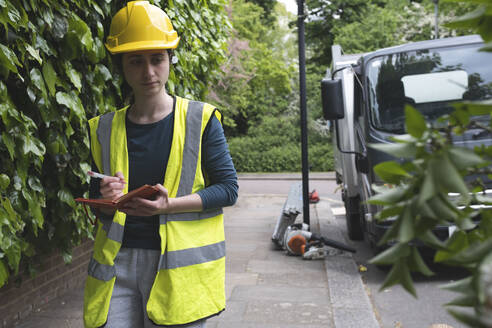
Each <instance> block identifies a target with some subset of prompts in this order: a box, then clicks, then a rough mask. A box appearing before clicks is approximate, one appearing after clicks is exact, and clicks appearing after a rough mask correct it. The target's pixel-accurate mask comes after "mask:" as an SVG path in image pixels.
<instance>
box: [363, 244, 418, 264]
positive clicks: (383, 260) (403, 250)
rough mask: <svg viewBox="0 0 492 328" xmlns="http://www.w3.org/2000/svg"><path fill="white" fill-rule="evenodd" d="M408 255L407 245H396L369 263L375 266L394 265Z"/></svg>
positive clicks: (408, 248)
mask: <svg viewBox="0 0 492 328" xmlns="http://www.w3.org/2000/svg"><path fill="white" fill-rule="evenodd" d="M409 255H410V247H409V246H408V244H404V243H398V244H395V245H393V246H391V247H390V248H388V249H387V250H385V251H383V252H382V253H379V254H378V255H376V256H375V257H373V258H372V259H370V260H369V263H371V264H376V265H388V264H393V263H396V262H397V261H398V260H399V259H401V258H404V257H407V256H409Z"/></svg>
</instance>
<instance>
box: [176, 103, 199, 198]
mask: <svg viewBox="0 0 492 328" xmlns="http://www.w3.org/2000/svg"><path fill="white" fill-rule="evenodd" d="M202 113H203V103H202V102H198V101H191V100H190V102H189V103H188V111H187V112H186V134H185V143H184V147H183V149H184V150H183V164H182V168H181V178H180V180H179V187H178V192H177V194H176V197H181V196H185V195H189V194H191V191H192V190H193V182H194V181H195V174H196V166H197V165H198V153H199V152H200V135H201V130H202Z"/></svg>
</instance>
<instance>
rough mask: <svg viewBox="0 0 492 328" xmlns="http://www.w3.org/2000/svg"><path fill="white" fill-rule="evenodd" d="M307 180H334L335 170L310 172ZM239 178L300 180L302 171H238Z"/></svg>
mask: <svg viewBox="0 0 492 328" xmlns="http://www.w3.org/2000/svg"><path fill="white" fill-rule="evenodd" d="M308 176H309V180H335V172H310V173H309V175H308ZM237 177H238V179H239V180H302V173H300V172H294V173H238V175H237Z"/></svg>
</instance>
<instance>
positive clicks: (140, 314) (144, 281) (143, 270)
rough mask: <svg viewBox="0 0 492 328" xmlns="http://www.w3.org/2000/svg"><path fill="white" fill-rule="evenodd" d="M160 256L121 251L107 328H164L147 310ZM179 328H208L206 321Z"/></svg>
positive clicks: (149, 251)
mask: <svg viewBox="0 0 492 328" xmlns="http://www.w3.org/2000/svg"><path fill="white" fill-rule="evenodd" d="M160 253H161V252H160V251H158V250H152V249H139V248H121V249H120V251H119V253H118V255H117V256H116V259H115V268H116V282H115V285H114V289H113V295H112V297H111V302H110V304H109V315H108V322H107V324H106V326H105V327H106V328H151V327H162V326H157V325H154V324H153V323H152V321H150V319H149V318H148V316H147V310H146V309H147V300H148V299H149V295H150V289H151V288H152V284H153V283H154V278H155V276H156V273H157V266H158V265H159V257H160ZM168 327H170V326H168ZM173 327H174V326H173ZM177 327H180V328H205V320H202V321H199V322H196V323H193V324H189V325H179V326H177Z"/></svg>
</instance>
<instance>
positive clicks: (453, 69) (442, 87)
mask: <svg viewBox="0 0 492 328" xmlns="http://www.w3.org/2000/svg"><path fill="white" fill-rule="evenodd" d="M481 46H482V45H472V46H460V47H452V48H451V47H450V48H439V49H430V50H419V51H412V52H403V53H396V54H391V55H387V56H382V57H376V58H373V59H372V60H370V61H369V62H368V64H367V72H368V75H367V76H368V91H369V101H370V107H371V120H372V124H373V125H374V127H375V128H377V129H379V130H383V131H387V132H391V133H405V115H404V106H405V104H410V105H412V106H413V107H415V108H416V109H417V110H419V111H420V112H421V113H422V114H423V115H424V116H425V117H426V119H427V120H428V121H430V122H433V121H435V120H436V119H437V118H438V117H440V116H442V115H444V114H447V113H449V112H451V111H452V110H453V108H452V107H451V103H453V102H456V101H470V100H486V99H492V65H490V63H492V53H491V52H482V51H478V49H480V47H481Z"/></svg>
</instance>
